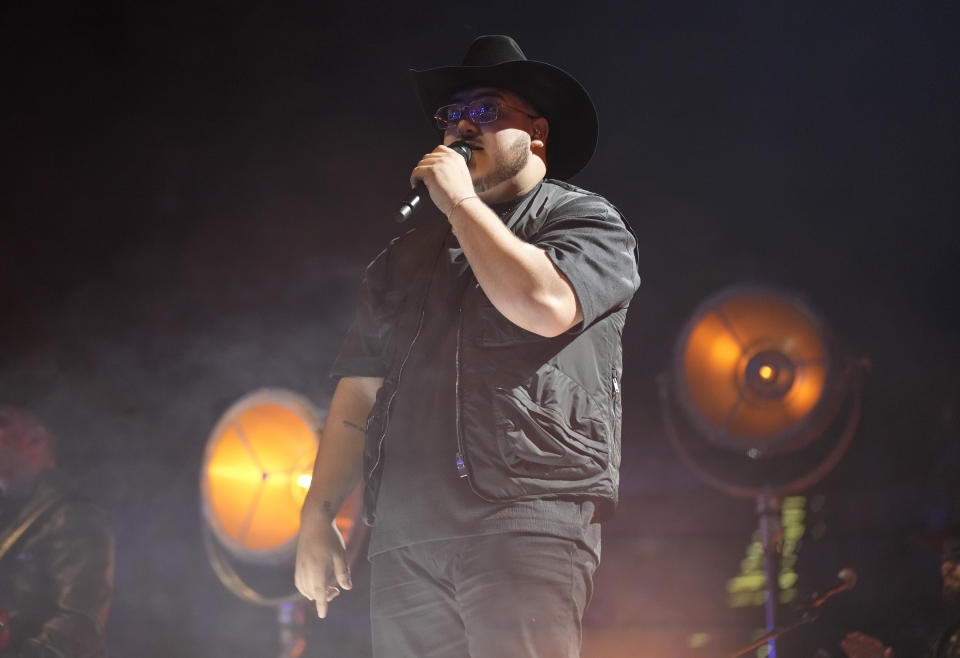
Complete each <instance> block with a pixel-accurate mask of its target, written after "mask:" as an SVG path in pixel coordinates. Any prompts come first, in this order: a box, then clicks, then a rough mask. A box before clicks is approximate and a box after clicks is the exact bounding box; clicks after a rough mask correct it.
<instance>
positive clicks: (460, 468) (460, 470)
mask: <svg viewBox="0 0 960 658" xmlns="http://www.w3.org/2000/svg"><path fill="white" fill-rule="evenodd" d="M462 333H463V302H462V301H461V302H460V306H458V307H457V358H456V364H455V367H456V376H455V377H454V384H453V396H454V400H455V404H454V408H455V409H456V412H457V413H456V421H457V423H456V425H457V455H456V464H457V477H459V478H465V477H468V476H469V475H470V474H469V473H468V472H467V462H466V460H464V458H463V438H462V436H461V432H460V343H461V342H462Z"/></svg>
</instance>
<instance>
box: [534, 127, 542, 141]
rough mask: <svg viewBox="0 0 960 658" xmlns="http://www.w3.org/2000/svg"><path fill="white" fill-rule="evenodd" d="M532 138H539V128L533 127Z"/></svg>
mask: <svg viewBox="0 0 960 658" xmlns="http://www.w3.org/2000/svg"><path fill="white" fill-rule="evenodd" d="M533 138H534V139H540V130H539V128H537V129H534V131H533Z"/></svg>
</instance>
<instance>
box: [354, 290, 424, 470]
mask: <svg viewBox="0 0 960 658" xmlns="http://www.w3.org/2000/svg"><path fill="white" fill-rule="evenodd" d="M425 315H426V304H424V305H422V306H421V307H420V319H419V320H418V321H417V333H415V334H414V335H413V340H411V341H410V345H409V346H408V347H407V352H406V354H404V355H403V360H402V361H400V367H399V368H398V369H397V382H396V385H395V386H394V387H393V392H392V393H390V398H389V399H388V400H387V404H386V407H385V408H384V411H383V414H384V416H383V432H381V433H380V438H379V439H378V440H377V460H376V461H375V462H374V463H373V466H372V467H371V468H370V472H369V473H368V474H367V479H370V478H372V477H373V473H374V471H376V470H377V467H378V466H379V465H380V458H381V456H382V452H383V440H384V439H385V438H386V436H387V426H388V425H389V424H390V407H391V406H393V399H394V398H395V397H397V393H398V392H399V391H400V377H402V376H403V367H404V366H405V365H407V359H409V358H410V353H411V352H413V346H414V345H416V344H417V339H418V338H420V332H421V331H422V330H423V317H424V316H425Z"/></svg>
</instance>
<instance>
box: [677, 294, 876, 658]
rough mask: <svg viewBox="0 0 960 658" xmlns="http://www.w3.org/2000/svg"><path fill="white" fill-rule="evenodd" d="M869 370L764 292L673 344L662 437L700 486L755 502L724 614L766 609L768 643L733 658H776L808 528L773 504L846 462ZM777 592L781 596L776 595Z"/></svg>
mask: <svg viewBox="0 0 960 658" xmlns="http://www.w3.org/2000/svg"><path fill="white" fill-rule="evenodd" d="M865 366H866V362H865V360H863V359H861V360H859V362H857V361H855V360H852V359H841V358H839V355H838V354H837V351H836V349H835V347H834V345H833V341H832V340H831V339H830V338H829V336H828V333H827V330H826V324H825V323H824V322H823V321H822V320H821V318H820V316H819V315H818V314H817V313H816V312H815V311H814V310H813V309H812V308H811V307H810V306H809V305H808V304H807V303H806V301H805V300H804V298H803V297H802V296H800V295H797V294H795V293H790V292H786V291H784V290H781V289H777V288H774V287H772V286H756V285H753V286H734V287H731V288H728V289H726V290H723V291H721V292H719V293H717V294H715V295H713V296H712V297H710V298H709V299H707V300H706V301H705V302H703V303H702V304H700V306H699V307H698V308H697V309H696V310H695V311H694V313H693V315H692V316H691V318H690V320H689V321H688V322H687V324H686V327H685V328H684V329H683V331H682V332H681V333H680V336H679V338H678V340H677V343H676V345H675V348H674V357H673V362H672V366H671V370H670V372H669V373H667V374H665V375H664V376H663V377H662V378H661V387H660V399H661V409H662V410H663V420H664V427H665V429H666V431H667V436H668V437H669V439H670V441H671V443H672V444H673V446H674V448H675V449H676V451H677V454H678V456H679V457H680V458H681V459H682V460H683V462H684V463H685V464H686V465H687V466H689V467H690V469H691V470H692V471H693V472H694V473H695V474H696V475H697V476H698V477H700V478H701V479H702V480H703V481H704V482H706V483H707V484H709V485H711V486H713V487H715V488H717V489H719V490H721V491H723V492H724V493H726V494H728V495H731V496H735V497H741V498H753V499H754V500H755V501H756V512H757V516H758V520H759V528H758V530H757V533H756V537H755V539H754V541H753V542H752V543H751V545H750V547H749V549H748V552H747V557H746V559H745V560H744V562H743V564H742V571H741V575H740V576H738V577H736V578H734V579H732V580H731V581H730V582H729V583H728V591H729V596H730V604H731V605H732V606H748V605H763V606H764V608H765V610H764V613H765V625H766V629H767V631H768V635H766V636H764V638H762V640H761V641H760V642H755V643H753V644H751V645H749V646H748V647H746V648H745V649H744V650H743V651H742V652H740V653H737V654H736V655H742V653H743V652H745V651H749V650H752V649H753V648H756V647H759V646H760V645H761V644H764V643H766V647H765V649H766V650H767V651H769V652H770V654H771V655H775V651H776V646H775V641H774V638H775V637H776V636H775V635H774V634H773V629H774V628H775V627H776V617H777V605H778V598H782V599H783V600H784V601H786V600H790V599H792V598H793V597H794V596H795V589H796V588H795V586H796V583H797V580H798V574H797V572H796V571H795V570H794V565H795V564H796V553H797V550H798V548H799V542H800V540H801V538H802V537H803V534H804V532H805V529H806V527H805V525H804V523H803V518H804V514H803V510H802V509H800V510H798V509H796V508H795V507H783V509H781V503H785V502H786V501H789V500H790V499H789V498H788V499H786V501H785V500H784V497H785V496H787V495H790V494H795V493H799V492H801V491H804V490H805V489H806V488H808V487H810V486H812V485H813V484H815V483H816V482H818V481H819V480H820V479H822V478H823V477H824V476H825V475H826V474H827V473H828V472H830V470H831V469H833V468H834V467H835V466H836V465H837V464H838V463H839V461H840V459H841V458H842V456H843V454H844V453H845V452H846V450H847V448H848V447H849V445H850V442H851V441H852V439H853V435H854V431H855V429H856V426H857V423H858V421H859V418H860V404H861V395H860V379H859V373H860V371H861V370H862V369H863V368H864V367H865ZM842 409H845V410H846V413H845V420H843V422H842V423H841V422H840V421H838V420H837V419H838V418H841V415H840V411H841V410H842ZM680 411H682V412H683V413H678V412H680ZM684 421H686V422H684ZM781 515H782V518H781ZM778 543H779V544H780V545H781V546H782V548H781V551H782V554H781V553H780V552H778V550H777V544H778ZM781 569H782V570H781ZM777 584H779V586H780V587H781V588H786V589H783V590H782V591H779V592H778V591H777V590H778V588H777ZM759 588H762V589H763V591H758V590H759ZM778 593H779V595H780V596H777V595H778Z"/></svg>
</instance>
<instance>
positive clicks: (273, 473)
mask: <svg viewBox="0 0 960 658" xmlns="http://www.w3.org/2000/svg"><path fill="white" fill-rule="evenodd" d="M319 425H320V417H319V413H318V411H317V410H316V409H315V408H314V407H313V405H312V404H311V403H310V402H309V401H308V400H306V399H305V398H303V397H302V396H300V395H297V394H296V393H292V392H290V391H284V390H278V389H268V390H261V391H257V392H255V393H252V394H250V395H247V396H245V397H243V398H242V399H240V400H239V401H238V402H236V403H235V404H234V405H233V406H231V407H230V408H229V409H228V410H227V411H226V412H225V413H224V414H223V416H222V417H221V418H220V420H219V421H218V422H217V424H216V426H215V427H214V429H213V431H212V432H211V434H210V438H209V439H208V441H207V447H206V453H205V457H204V464H203V469H202V472H201V473H202V475H201V483H200V489H201V498H202V502H203V504H202V509H203V515H204V518H205V519H206V521H207V524H208V525H209V527H210V530H212V532H213V534H214V535H215V537H216V538H217V540H218V541H219V542H220V544H221V545H222V546H223V547H224V548H225V549H226V550H227V551H228V552H229V553H230V554H231V555H233V556H234V557H236V558H238V559H240V560H243V561H245V562H250V563H257V564H265V563H283V562H287V561H289V560H290V558H291V557H292V556H293V555H294V553H295V551H296V542H297V535H298V533H299V530H300V509H301V508H302V507H303V501H304V499H305V497H306V494H307V489H308V488H309V487H310V481H311V474H312V472H313V462H314V458H315V455H316V452H317V446H318V442H319V441H320V440H321V435H320V434H319ZM359 513H360V505H359V491H356V492H354V495H352V496H351V497H350V499H348V501H347V503H346V504H345V505H344V506H343V508H342V509H341V511H340V513H339V514H338V515H337V519H336V524H337V527H338V528H339V529H340V532H341V533H342V534H343V535H344V541H346V542H349V541H350V539H351V537H350V535H351V533H352V532H353V530H354V528H356V527H357V520H358V516H359Z"/></svg>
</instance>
